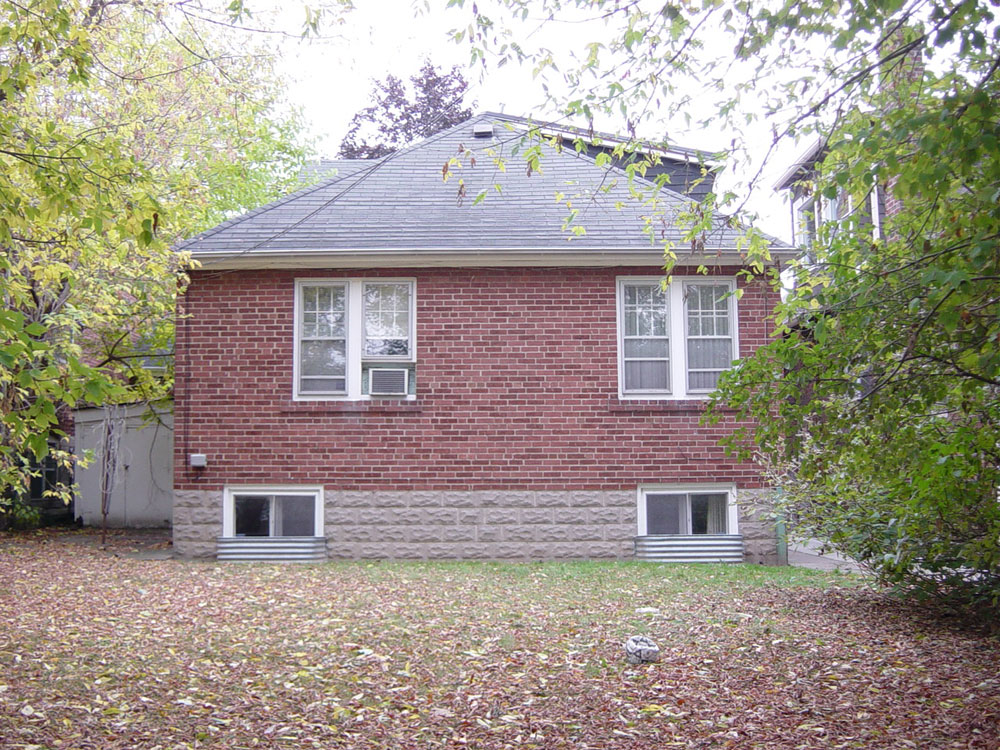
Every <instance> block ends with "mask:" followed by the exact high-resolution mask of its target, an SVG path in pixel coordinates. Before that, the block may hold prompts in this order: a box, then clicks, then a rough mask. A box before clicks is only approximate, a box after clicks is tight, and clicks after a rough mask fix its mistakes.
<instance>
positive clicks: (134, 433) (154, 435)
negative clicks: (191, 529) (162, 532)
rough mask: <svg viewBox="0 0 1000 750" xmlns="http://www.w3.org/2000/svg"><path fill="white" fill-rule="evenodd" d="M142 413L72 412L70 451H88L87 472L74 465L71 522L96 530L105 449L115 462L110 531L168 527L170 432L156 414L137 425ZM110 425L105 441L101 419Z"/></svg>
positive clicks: (169, 417) (163, 415) (169, 420)
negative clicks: (73, 519)
mask: <svg viewBox="0 0 1000 750" xmlns="http://www.w3.org/2000/svg"><path fill="white" fill-rule="evenodd" d="M147 409H148V407H147V406H146V405H144V404H140V405H135V406H127V407H126V406H119V407H112V408H111V410H110V411H107V410H105V409H104V408H100V407H98V408H91V409H78V410H76V412H75V420H76V439H75V445H76V451H77V454H78V455H83V454H84V451H89V453H90V454H91V456H92V457H91V460H90V462H89V464H88V465H87V466H82V465H79V464H78V465H77V467H76V472H75V480H76V484H77V488H78V489H77V494H76V496H75V497H74V505H75V513H76V517H77V518H78V519H80V520H82V522H83V524H84V525H85V526H100V525H101V475H102V467H103V466H104V454H105V452H106V450H107V446H109V445H110V446H111V449H112V451H113V454H114V457H115V459H116V460H115V461H114V462H113V464H114V471H113V475H112V476H113V481H112V482H111V503H110V508H109V512H108V526H110V527H118V528H122V527H133V528H135V527H169V526H170V523H171V518H172V515H173V485H174V461H173V459H174V457H173V449H174V430H173V424H174V423H173V414H172V413H170V412H167V411H164V412H158V417H159V418H158V419H157V420H155V421H152V422H150V423H145V422H144V421H143V414H144V413H146V411H147ZM109 415H110V417H111V420H112V422H113V423H114V428H113V431H112V437H111V439H110V440H109V439H108V438H107V432H106V428H105V418H106V416H109Z"/></svg>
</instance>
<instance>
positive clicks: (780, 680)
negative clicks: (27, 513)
mask: <svg viewBox="0 0 1000 750" xmlns="http://www.w3.org/2000/svg"><path fill="white" fill-rule="evenodd" d="M65 541H66V540H65V539H64V538H62V537H60V536H58V535H55V536H53V535H40V536H30V535H27V536H19V537H9V538H6V539H3V538H0V746H5V744H4V743H7V744H6V746H10V747H25V748H27V747H34V748H57V747H59V748H84V747H100V748H118V747H122V748H124V747H128V748H149V749H152V748H165V749H166V748H171V749H175V748H196V747H220V748H222V747H225V748H252V747H288V748H302V747H306V748H308V747H317V748H339V747H344V748H396V747H399V748H408V747H414V748H424V747H455V748H457V747H467V748H505V747H538V748H663V747H693V748H694V747H704V748H721V747H738V748H754V747H760V748H765V747H766V748H774V747H779V748H780V747H788V748H800V747H805V748H812V747H815V748H828V747H847V748H851V747H856V748H881V747H884V748H897V747H907V746H910V747H920V748H936V747H942V748H945V747H948V748H950V747H963V748H966V747H977V748H978V747H981V748H996V747H998V746H1000V730H998V725H1000V680H998V673H997V664H998V656H1000V646H998V644H997V642H996V641H995V640H990V639H987V638H985V637H982V636H979V635H977V634H975V633H971V632H967V631H964V630H962V629H961V628H958V627H955V626H954V625H943V624H941V623H939V622H935V621H934V620H931V619H929V618H928V617H926V616H925V615H923V614H921V613H919V612H915V611H913V610H910V609H907V608H906V607H904V606H902V605H900V604H897V603H895V602H893V601H891V600H889V599H886V598H884V597H881V596H879V595H877V594H875V593H873V592H871V591H869V590H867V589H865V588H863V587H860V586H859V585H858V584H859V582H858V579H857V578H854V577H851V576H847V575H843V574H836V573H823V572H817V571H809V570H802V569H790V568H781V569H779V568H762V567H754V566H681V565H678V566H658V565H648V564H640V563H587V562H581V563H540V564H539V563H527V564H502V563H421V564H413V563H406V564H404V563H379V562H376V563H366V562H357V563H331V564H326V565H315V566H268V565H235V564H229V565H216V564H206V563H190V562H181V561H155V562H154V561H142V560H136V559H132V558H129V557H126V556H117V557H116V556H112V555H109V554H107V553H106V552H102V551H100V550H97V549H93V548H88V547H86V546H80V545H70V544H67V543H65ZM644 609H647V610H648V609H652V610H655V611H645V612H639V611H637V610H644ZM636 633H645V634H647V635H649V636H650V637H652V638H653V639H654V640H655V641H656V642H657V643H658V644H659V646H660V648H661V650H662V659H661V661H660V662H659V663H657V664H653V665H646V666H642V667H639V668H635V667H630V666H628V665H627V664H626V662H625V659H624V654H623V650H622V642H623V641H624V640H625V639H626V638H627V637H628V636H630V635H633V634H636Z"/></svg>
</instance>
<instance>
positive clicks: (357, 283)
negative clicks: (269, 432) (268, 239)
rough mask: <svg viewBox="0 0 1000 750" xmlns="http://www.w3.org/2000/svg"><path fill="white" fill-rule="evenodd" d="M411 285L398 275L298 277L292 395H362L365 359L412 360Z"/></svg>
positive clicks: (318, 396) (344, 396)
mask: <svg viewBox="0 0 1000 750" xmlns="http://www.w3.org/2000/svg"><path fill="white" fill-rule="evenodd" d="M414 287H415V283H414V282H413V281H412V280H400V279H385V280H383V279H378V280H375V279H371V280H365V279H316V280H312V279H300V280H298V281H296V285H295V289H296V292H295V362H294V371H295V397H296V398H298V399H324V398H347V399H358V398H364V397H365V395H364V393H363V390H364V389H363V381H364V378H363V377H362V374H363V370H364V371H365V372H366V371H367V368H368V363H370V362H371V363H378V362H397V363H404V364H405V363H412V362H414V361H415V359H416V357H415V350H416V346H415V336H414V309H415V306H414V296H415V295H414ZM411 369H412V368H411ZM411 376H412V372H411ZM410 380H412V377H411V378H410Z"/></svg>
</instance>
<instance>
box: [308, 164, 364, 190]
mask: <svg viewBox="0 0 1000 750" xmlns="http://www.w3.org/2000/svg"><path fill="white" fill-rule="evenodd" d="M372 161H373V160H372V159H317V160H316V161H310V162H307V163H306V164H305V166H303V167H302V171H301V172H299V183H300V184H302V185H310V186H311V185H315V184H317V183H319V182H323V181H324V180H332V179H333V178H335V177H347V176H348V175H352V174H354V173H355V172H359V171H360V170H362V169H364V168H365V167H370V166H371V165H372Z"/></svg>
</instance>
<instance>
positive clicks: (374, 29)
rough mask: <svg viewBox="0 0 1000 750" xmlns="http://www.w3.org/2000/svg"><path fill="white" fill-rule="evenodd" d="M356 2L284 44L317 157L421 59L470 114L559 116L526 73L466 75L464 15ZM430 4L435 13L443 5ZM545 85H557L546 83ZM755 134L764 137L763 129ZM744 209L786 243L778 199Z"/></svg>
mask: <svg viewBox="0 0 1000 750" xmlns="http://www.w3.org/2000/svg"><path fill="white" fill-rule="evenodd" d="M484 1H485V2H488V0H484ZM355 2H356V5H357V6H358V7H357V8H356V9H355V10H353V11H351V12H350V13H349V14H347V15H346V16H345V19H344V21H345V22H344V23H343V24H342V25H339V26H336V27H333V28H328V29H327V31H328V35H329V36H330V38H326V39H321V40H313V41H310V42H307V43H298V42H290V43H288V44H287V45H286V47H285V55H284V57H285V62H284V65H285V71H286V72H287V74H288V75H289V76H290V77H291V78H292V79H293V81H294V83H293V86H292V88H291V90H290V91H289V99H290V100H291V102H292V103H293V104H296V105H298V106H301V107H302V109H303V110H304V113H305V116H306V119H307V121H308V123H309V130H310V132H311V133H312V135H314V136H315V137H316V138H317V140H318V142H317V149H318V151H319V152H320V154H321V155H324V156H334V155H336V152H337V149H338V148H339V146H340V141H341V139H342V138H343V136H344V134H345V132H346V130H347V125H348V122H349V121H350V119H351V117H352V116H353V115H354V113H355V112H357V111H358V110H359V109H361V108H363V107H365V106H367V105H368V103H369V99H368V97H369V93H370V91H371V82H372V80H373V79H381V78H384V77H385V76H386V75H388V74H393V75H396V76H398V77H400V78H402V79H404V80H405V79H407V78H408V77H409V76H410V75H411V74H413V73H415V72H416V71H417V70H418V69H419V67H420V65H421V64H422V62H423V60H424V59H430V60H431V62H433V63H434V64H436V65H438V66H444V67H448V68H450V67H451V66H452V65H458V66H460V67H461V68H463V73H464V74H465V76H466V79H467V80H468V81H469V82H470V94H469V97H468V99H467V101H468V102H470V103H471V102H475V104H476V106H475V110H476V111H484V110H492V111H502V112H507V113H509V114H512V115H519V116H527V117H535V118H540V119H548V118H554V117H557V116H558V113H556V112H554V111H552V110H546V109H545V108H544V101H545V96H544V91H543V88H542V81H541V80H535V79H534V78H533V77H532V74H531V71H530V70H529V69H527V68H523V67H519V66H517V65H507V66H505V67H503V68H500V69H499V70H498V69H496V68H493V67H492V66H490V69H489V70H487V72H486V74H485V75H482V67H481V66H480V67H477V68H474V69H470V68H468V63H469V50H468V47H467V46H465V45H459V44H456V43H455V42H453V41H451V40H450V38H449V35H448V32H449V31H450V30H451V29H453V28H455V27H456V26H460V25H462V23H463V21H466V22H467V20H468V18H469V13H468V10H466V11H461V10H451V11H442V10H440V9H438V10H435V11H434V12H431V13H421V14H416V13H415V10H414V2H413V0H355ZM436 4H437V5H438V8H440V7H441V6H443V5H444V3H443V2H439V3H436ZM417 5H418V6H419V5H420V4H419V3H417ZM293 13H294V15H293ZM300 14H301V9H299V8H296V9H294V10H293V9H288V10H287V11H286V12H285V17H286V19H288V20H287V21H286V23H288V24H289V25H290V26H291V27H292V28H294V25H295V24H296V23H298V19H299V18H300ZM528 29H529V32H528V33H531V30H533V33H532V35H531V37H530V40H529V41H530V42H532V43H535V44H539V43H541V44H544V45H545V46H547V47H550V48H552V49H554V50H556V51H557V52H558V53H560V54H572V53H573V52H582V46H583V44H584V43H585V42H587V41H590V40H591V39H592V38H594V37H595V36H596V35H597V34H599V33H600V31H599V29H595V28H593V27H590V28H582V27H581V26H580V25H579V24H575V23H555V24H552V23H550V24H545V25H537V24H534V25H531V26H529V27H528ZM548 83H549V84H550V85H552V86H561V85H563V84H562V82H561V81H560V80H555V79H552V78H550V79H549V81H548ZM706 104H707V102H706ZM575 124H577V125H586V123H583V122H578V123H575ZM595 125H596V126H597V127H598V129H604V130H609V131H617V132H620V131H621V130H622V129H623V125H624V123H623V122H616V121H615V120H614V119H607V120H605V121H597V122H596V123H595ZM665 127H666V126H665ZM669 130H670V133H671V136H672V140H673V141H674V142H675V143H677V144H678V145H683V146H689V147H694V148H702V149H709V150H711V149H715V148H721V147H724V146H725V145H726V144H727V143H728V142H729V140H730V138H729V136H728V135H727V134H725V133H722V132H710V131H709V132H703V131H695V132H691V131H688V132H683V127H682V125H681V124H680V123H671V124H669ZM761 133H762V137H766V133H767V131H766V130H765V129H762V130H761ZM647 135H650V136H657V135H658V134H656V133H647ZM795 155H796V149H795V148H794V147H793V148H791V150H790V151H788V153H786V154H785V155H784V158H785V160H786V161H787V162H789V163H790V162H791V161H792V160H793V159H794V157H795ZM779 166H780V164H778V163H776V164H775V165H774V166H773V167H772V172H777V173H780V172H781V171H783V170H782V169H779V168H778V167H779ZM774 176H776V175H772V177H774ZM770 179H771V178H770V177H769V180H770ZM768 184H770V181H769V182H768ZM751 205H752V208H753V209H754V210H756V211H757V212H759V213H760V214H761V222H760V227H761V228H762V229H763V230H764V231H766V232H768V233H770V234H773V235H776V236H778V237H781V238H782V239H785V240H788V239H790V234H791V226H790V220H789V218H788V209H787V207H786V206H785V205H784V204H783V202H782V200H781V199H780V198H778V197H768V196H766V195H761V196H758V198H757V199H756V200H755V201H753V203H752V204H751Z"/></svg>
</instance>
